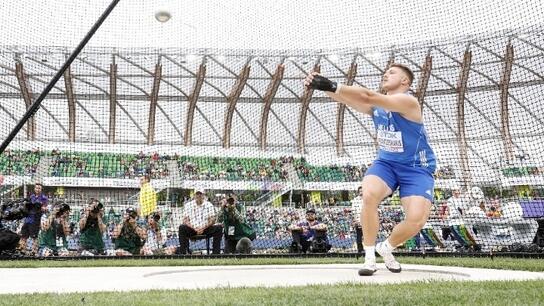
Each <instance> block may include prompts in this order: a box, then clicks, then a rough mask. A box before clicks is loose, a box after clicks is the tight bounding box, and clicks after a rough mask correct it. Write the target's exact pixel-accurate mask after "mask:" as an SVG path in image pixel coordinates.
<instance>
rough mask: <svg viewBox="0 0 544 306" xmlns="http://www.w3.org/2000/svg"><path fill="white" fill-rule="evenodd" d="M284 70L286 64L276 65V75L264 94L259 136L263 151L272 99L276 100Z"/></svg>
mask: <svg viewBox="0 0 544 306" xmlns="http://www.w3.org/2000/svg"><path fill="white" fill-rule="evenodd" d="M284 72H285V65H284V64H279V65H278V66H277V67H276V71H275V72H274V75H273V76H272V79H271V80H270V83H269V84H268V88H267V89H266V93H265V95H264V99H263V100H264V106H263V113H262V115H261V129H260V136H259V143H260V146H261V150H263V151H264V150H266V137H267V135H268V115H269V114H270V108H271V107H272V101H273V100H274V97H275V96H276V92H277V91H278V88H279V86H280V84H281V81H282V79H283V73H284Z"/></svg>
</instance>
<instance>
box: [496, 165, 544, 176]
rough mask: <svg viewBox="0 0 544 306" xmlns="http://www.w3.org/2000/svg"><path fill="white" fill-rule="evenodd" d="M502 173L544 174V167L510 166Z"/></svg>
mask: <svg viewBox="0 0 544 306" xmlns="http://www.w3.org/2000/svg"><path fill="white" fill-rule="evenodd" d="M502 174H503V175H504V176H505V177H520V176H527V175H544V167H529V166H528V167H509V168H504V169H502Z"/></svg>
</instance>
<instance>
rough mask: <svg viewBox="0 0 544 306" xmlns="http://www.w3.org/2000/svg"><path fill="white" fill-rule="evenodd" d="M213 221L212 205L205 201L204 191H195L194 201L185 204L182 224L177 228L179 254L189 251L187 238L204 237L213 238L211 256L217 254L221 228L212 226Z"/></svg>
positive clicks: (215, 225) (214, 218)
mask: <svg viewBox="0 0 544 306" xmlns="http://www.w3.org/2000/svg"><path fill="white" fill-rule="evenodd" d="M215 220H216V216H215V209H214V207H213V205H212V203H210V202H209V201H207V200H206V199H205V196H204V190H202V189H197V190H196V192H195V198H194V200H192V201H190V202H187V203H186V204H185V207H184V209H183V224H181V225H180V226H179V246H180V253H181V254H187V252H188V251H189V238H191V237H193V236H196V235H206V237H213V254H219V253H220V248H221V236H222V232H223V230H222V229H223V227H222V226H221V225H217V224H214V223H215Z"/></svg>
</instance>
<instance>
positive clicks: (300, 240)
mask: <svg viewBox="0 0 544 306" xmlns="http://www.w3.org/2000/svg"><path fill="white" fill-rule="evenodd" d="M289 229H290V230H291V235H292V237H293V245H292V249H293V251H295V252H296V251H299V252H300V251H302V252H303V253H306V252H307V251H312V252H316V253H317V252H319V253H326V252H328V251H329V250H330V248H331V245H330V244H329V242H328V239H327V225H326V224H324V223H320V222H319V221H317V220H316V215H315V209H313V208H310V209H308V210H307V211H306V221H303V222H299V223H297V224H296V225H292V226H290V227H289Z"/></svg>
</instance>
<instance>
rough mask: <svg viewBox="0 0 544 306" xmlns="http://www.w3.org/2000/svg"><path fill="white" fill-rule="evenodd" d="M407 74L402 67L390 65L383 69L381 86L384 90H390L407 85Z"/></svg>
mask: <svg viewBox="0 0 544 306" xmlns="http://www.w3.org/2000/svg"><path fill="white" fill-rule="evenodd" d="M409 82H410V81H409V79H408V76H407V75H406V73H405V72H404V71H402V69H400V68H398V67H391V68H389V69H388V70H387V71H385V73H384V75H383V78H382V88H383V89H384V90H385V91H391V90H395V89H397V88H399V87H400V86H402V85H408V86H409Z"/></svg>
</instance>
